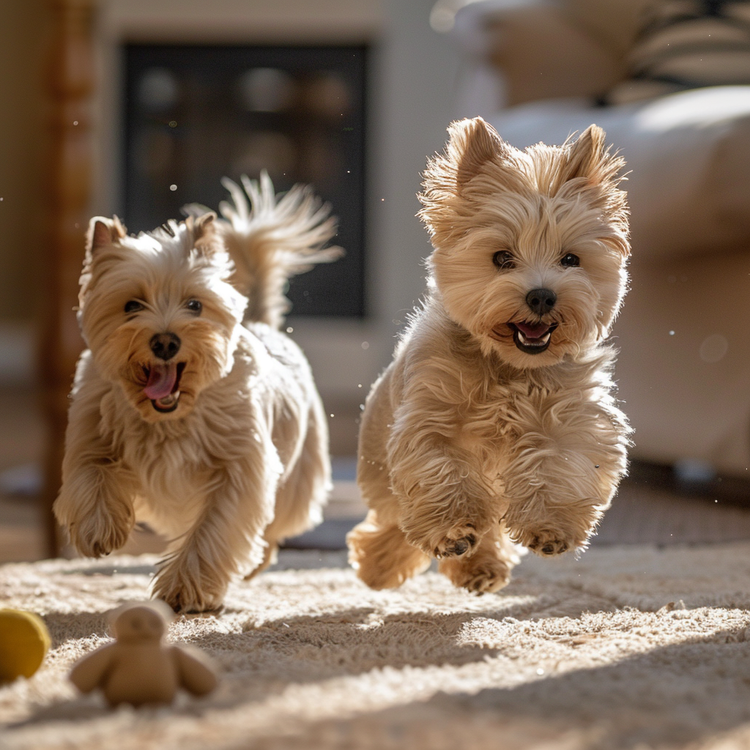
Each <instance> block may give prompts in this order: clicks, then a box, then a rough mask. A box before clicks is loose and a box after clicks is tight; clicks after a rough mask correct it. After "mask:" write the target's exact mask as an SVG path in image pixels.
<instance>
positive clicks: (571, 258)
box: [560, 253, 581, 268]
mask: <svg viewBox="0 0 750 750" xmlns="http://www.w3.org/2000/svg"><path fill="white" fill-rule="evenodd" d="M560 265H561V266H565V268H575V267H576V266H580V265H581V259H580V258H579V257H578V256H577V255H573V253H568V254H567V255H564V256H563V259H562V260H561V261H560Z"/></svg>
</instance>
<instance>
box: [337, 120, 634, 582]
mask: <svg viewBox="0 0 750 750" xmlns="http://www.w3.org/2000/svg"><path fill="white" fill-rule="evenodd" d="M449 133H450V138H449V142H448V145H447V148H446V150H445V152H444V153H443V154H442V155H438V156H436V157H435V158H434V159H432V160H431V161H430V163H429V164H428V168H427V171H426V174H425V181H424V192H423V194H422V196H421V200H422V203H423V206H424V207H423V209H422V211H421V217H422V219H423V221H424V222H425V224H426V226H427V228H428V230H429V232H430V234H431V237H432V242H433V246H434V252H433V253H432V255H431V257H430V259H429V267H430V271H431V273H430V275H429V278H428V294H427V298H426V300H425V302H424V305H423V307H422V308H421V309H420V310H418V311H416V312H415V314H414V316H413V318H412V320H411V323H410V325H409V326H408V330H407V331H406V332H405V334H404V335H403V337H402V339H401V341H400V343H399V345H398V347H397V349H396V353H395V356H394V360H393V362H392V363H391V365H390V366H389V367H388V369H387V370H386V371H385V372H384V373H383V375H382V376H381V377H380V378H379V380H378V381H377V382H376V383H375V385H374V386H373V388H372V391H371V392H370V395H369V397H368V399H367V404H366V408H365V413H364V416H363V420H362V425H361V432H360V445H359V454H360V456H359V465H358V481H359V484H360V487H361V490H362V494H363V496H364V498H365V500H366V501H367V503H368V505H369V507H370V511H369V514H368V516H367V518H366V519H365V521H363V522H362V523H361V524H360V525H359V526H357V527H356V528H355V529H354V530H353V531H352V532H351V533H350V535H349V537H348V542H349V546H350V560H351V562H352V564H353V565H354V567H355V568H357V570H358V574H359V576H360V577H361V578H362V580H364V581H365V582H366V583H367V584H368V585H370V586H372V587H373V588H384V587H392V586H398V585H400V584H401V583H402V582H403V581H404V580H405V579H406V578H407V577H409V576H412V575H414V574H416V573H418V572H420V571H422V570H424V569H425V568H426V567H427V566H428V565H429V564H430V560H431V558H432V557H436V558H439V559H440V560H441V562H440V565H439V569H440V570H441V572H443V573H445V574H446V575H447V576H448V577H449V578H450V580H451V581H452V582H453V583H454V584H455V585H457V586H462V587H465V588H467V589H469V590H470V591H475V592H477V593H482V592H485V591H495V590H497V589H499V588H500V587H502V586H504V585H505V584H506V583H507V582H508V581H509V578H510V570H511V568H512V567H513V565H514V564H515V563H516V562H517V561H518V557H517V552H516V547H515V544H514V542H518V543H520V544H522V545H524V546H526V547H528V548H530V549H532V550H533V551H534V552H537V553H538V554H540V555H556V554H559V553H562V552H565V551H566V550H573V549H577V548H578V549H580V548H582V547H584V546H585V545H586V543H587V540H588V538H589V535H590V534H591V533H592V531H593V530H594V528H595V527H596V525H597V522H598V521H599V519H600V518H601V515H602V513H603V511H604V510H605V509H606V508H607V506H608V505H609V503H610V501H611V499H612V497H613V495H614V493H615V491H616V488H617V486H618V483H619V481H620V479H621V477H622V476H623V474H624V472H625V469H626V448H627V445H628V442H629V438H628V435H629V428H628V427H627V424H626V420H625V417H624V415H623V414H622V413H621V412H620V411H619V410H618V408H617V407H616V405H615V402H614V399H613V396H612V394H611V389H612V381H611V377H610V371H611V367H612V364H613V361H614V352H613V350H612V348H611V347H610V346H609V345H608V344H607V343H605V338H606V337H607V335H608V332H609V329H610V326H611V324H612V322H613V320H614V318H615V316H616V314H617V312H618V310H619V308H620V304H621V301H622V297H623V294H624V292H625V289H626V280H627V276H626V261H627V258H628V255H629V253H630V248H629V243H628V222H627V218H628V212H627V206H626V201H625V194H624V192H623V191H621V190H620V189H619V188H618V187H617V185H618V182H619V179H620V178H619V177H618V173H619V172H620V170H621V168H622V166H623V161H622V159H620V158H618V157H616V156H613V155H611V154H610V153H609V152H608V151H607V150H606V149H605V145H604V139H605V135H604V132H603V131H602V130H601V129H600V128H598V127H596V126H591V127H590V128H589V129H588V130H586V131H585V132H584V133H583V134H582V135H581V136H580V137H579V138H578V139H577V140H575V141H568V142H567V143H565V144H564V145H563V146H560V147H550V146H545V145H543V144H539V145H537V146H533V147H531V148H529V149H527V150H526V151H519V150H516V149H514V148H513V147H511V146H510V145H509V144H507V143H505V142H504V141H503V140H502V139H501V138H500V136H499V135H498V134H497V132H496V131H495V130H494V129H493V128H492V127H491V126H489V125H488V124H487V123H485V122H484V121H483V120H482V119H481V118H476V119H473V120H463V121H461V122H457V123H454V124H453V125H452V126H451V127H450V128H449Z"/></svg>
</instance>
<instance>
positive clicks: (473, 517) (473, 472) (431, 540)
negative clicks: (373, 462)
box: [390, 412, 499, 558]
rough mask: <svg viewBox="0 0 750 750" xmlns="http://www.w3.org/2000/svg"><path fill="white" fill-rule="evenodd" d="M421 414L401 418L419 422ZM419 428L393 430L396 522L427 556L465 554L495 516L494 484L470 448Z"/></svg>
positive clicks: (469, 551)
mask: <svg viewBox="0 0 750 750" xmlns="http://www.w3.org/2000/svg"><path fill="white" fill-rule="evenodd" d="M423 413H424V412H422V414H423ZM420 416H421V415H419V414H415V415H412V414H407V415H406V419H404V420H403V422H404V423H406V425H407V426H409V425H408V423H409V422H411V421H412V420H413V421H414V422H420V421H423V420H420ZM415 427H416V425H415ZM421 433H422V434H419V431H415V433H414V434H410V432H409V431H405V430H404V431H401V432H399V433H395V432H394V437H393V439H392V441H391V444H390V447H391V455H390V463H391V482H392V486H393V490H394V492H395V493H396V495H397V496H398V498H399V513H400V517H399V527H400V528H401V530H402V531H403V532H404V534H405V535H406V540H407V541H408V542H409V543H410V544H412V545H414V546H415V547H417V548H419V549H421V550H422V551H423V552H424V553H425V554H427V555H431V556H432V557H437V558H445V557H454V556H455V557H460V556H462V555H465V556H467V557H468V556H470V555H472V554H473V553H474V551H475V549H476V545H477V544H478V543H479V541H480V539H481V538H482V537H483V536H484V535H485V534H486V533H487V532H488V531H489V529H490V528H491V526H492V524H493V523H495V522H497V521H498V520H499V517H498V515H499V513H498V510H497V507H496V502H495V499H494V495H493V491H492V487H491V486H490V485H489V483H488V482H487V481H486V479H485V477H484V476H483V475H482V474H481V471H480V470H479V467H478V466H477V463H478V462H477V460H476V459H475V458H474V457H473V456H471V455H469V454H468V452H466V451H464V450H462V449H461V448H459V447H457V446H455V445H451V444H449V443H448V442H447V441H445V440H440V439H436V438H435V436H433V435H430V434H428V433H426V432H425V430H424V427H422V428H421Z"/></svg>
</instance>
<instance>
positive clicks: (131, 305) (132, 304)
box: [125, 299, 143, 315]
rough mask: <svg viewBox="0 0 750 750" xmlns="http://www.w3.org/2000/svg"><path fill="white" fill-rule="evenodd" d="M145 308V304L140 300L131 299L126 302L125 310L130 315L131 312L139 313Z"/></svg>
mask: <svg viewBox="0 0 750 750" xmlns="http://www.w3.org/2000/svg"><path fill="white" fill-rule="evenodd" d="M140 310H143V305H142V304H141V303H140V302H138V300H135V299H130V300H128V301H127V302H126V303H125V312H126V313H128V315H130V314H131V313H137V312H139V311H140Z"/></svg>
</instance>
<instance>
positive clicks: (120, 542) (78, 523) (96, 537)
mask: <svg viewBox="0 0 750 750" xmlns="http://www.w3.org/2000/svg"><path fill="white" fill-rule="evenodd" d="M134 523H135V519H134V518H133V515H132V514H122V515H114V514H112V513H111V512H110V511H109V509H108V508H107V507H106V506H104V505H97V506H95V508H94V510H93V511H92V512H90V513H89V514H88V515H86V516H84V517H81V518H78V519H76V520H75V521H73V522H72V523H71V524H70V525H69V526H68V533H69V534H70V541H71V542H72V543H73V545H74V546H75V548H76V549H77V550H78V551H79V552H80V553H81V554H82V555H84V556H85V557H103V556H104V555H108V554H110V552H114V551H115V550H118V549H120V548H121V547H123V546H124V545H125V542H127V541H128V537H129V536H130V532H131V531H132V530H133V525H134Z"/></svg>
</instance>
